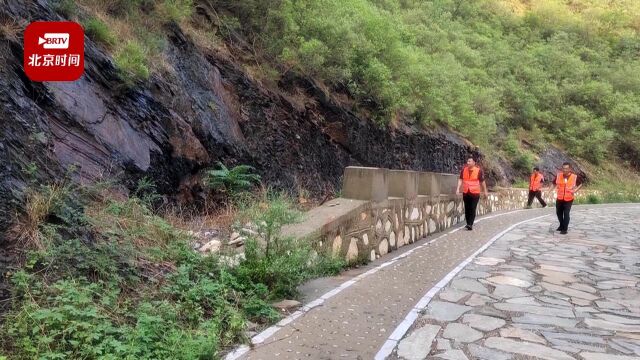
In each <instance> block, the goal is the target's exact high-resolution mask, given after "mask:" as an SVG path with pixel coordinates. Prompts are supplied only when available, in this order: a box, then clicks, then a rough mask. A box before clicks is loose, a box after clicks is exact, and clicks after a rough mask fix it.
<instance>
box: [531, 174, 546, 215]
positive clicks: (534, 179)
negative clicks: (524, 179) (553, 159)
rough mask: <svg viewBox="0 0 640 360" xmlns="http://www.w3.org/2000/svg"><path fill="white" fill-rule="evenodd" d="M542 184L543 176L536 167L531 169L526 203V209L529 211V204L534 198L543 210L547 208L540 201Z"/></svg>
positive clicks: (542, 201) (541, 200) (544, 203)
mask: <svg viewBox="0 0 640 360" xmlns="http://www.w3.org/2000/svg"><path fill="white" fill-rule="evenodd" d="M543 182H544V176H543V175H542V173H541V172H540V169H539V168H538V167H534V168H533V174H531V178H530V179H529V201H528V202H527V209H531V203H533V198H534V197H535V198H536V199H538V201H539V202H540V205H542V207H543V208H545V207H547V203H546V202H544V200H543V199H542V183H543Z"/></svg>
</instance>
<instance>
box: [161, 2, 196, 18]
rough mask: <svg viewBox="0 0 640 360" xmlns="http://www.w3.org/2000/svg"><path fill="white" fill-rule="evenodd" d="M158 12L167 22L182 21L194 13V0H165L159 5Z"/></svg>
mask: <svg viewBox="0 0 640 360" xmlns="http://www.w3.org/2000/svg"><path fill="white" fill-rule="evenodd" d="M158 13H159V14H160V16H161V18H162V19H163V21H165V22H169V21H174V22H177V23H179V22H181V21H183V20H185V19H187V18H189V17H190V16H191V14H192V13H193V0H164V1H162V2H160V4H159V5H158Z"/></svg>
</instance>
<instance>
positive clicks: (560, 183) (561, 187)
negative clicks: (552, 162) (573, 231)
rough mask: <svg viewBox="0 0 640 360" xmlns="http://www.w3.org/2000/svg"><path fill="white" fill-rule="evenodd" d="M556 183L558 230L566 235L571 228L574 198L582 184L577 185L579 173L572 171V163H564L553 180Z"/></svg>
mask: <svg viewBox="0 0 640 360" xmlns="http://www.w3.org/2000/svg"><path fill="white" fill-rule="evenodd" d="M553 183H554V184H555V185H556V191H557V192H558V195H557V199H556V215H558V221H559V222H560V226H558V228H557V229H556V231H560V234H563V235H566V234H567V231H568V230H569V220H570V216H569V214H570V212H571V205H573V198H574V195H575V193H576V192H577V191H578V190H580V188H581V187H582V184H580V185H579V186H577V183H578V175H576V174H574V173H573V171H571V164H569V163H567V162H566V163H564V164H562V171H561V172H559V173H558V175H557V176H556V179H555V180H554V181H553Z"/></svg>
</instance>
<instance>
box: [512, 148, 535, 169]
mask: <svg viewBox="0 0 640 360" xmlns="http://www.w3.org/2000/svg"><path fill="white" fill-rule="evenodd" d="M533 162H534V159H533V156H532V155H531V154H530V153H528V152H521V153H519V154H518V156H517V157H516V158H515V159H514V160H513V167H514V168H515V169H516V170H519V171H522V172H529V171H531V169H532V168H533Z"/></svg>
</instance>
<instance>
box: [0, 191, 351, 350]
mask: <svg viewBox="0 0 640 360" xmlns="http://www.w3.org/2000/svg"><path fill="white" fill-rule="evenodd" d="M34 186H35V187H34V190H31V191H30V192H31V195H29V197H28V198H30V199H34V200H33V201H32V203H33V205H32V206H31V207H28V208H27V209H32V210H28V211H30V212H31V214H30V215H27V214H25V216H26V219H28V221H25V223H24V224H25V226H27V225H28V226H27V227H25V228H29V229H31V232H30V234H32V236H33V239H38V241H30V242H25V244H28V245H29V246H28V251H25V256H24V262H23V265H22V267H21V269H20V270H19V271H17V272H16V273H14V274H13V275H12V276H11V279H10V280H11V283H12V307H11V310H10V311H9V312H8V313H7V314H6V318H5V321H3V323H2V325H0V333H2V334H6V335H5V336H3V337H2V339H1V341H0V351H1V352H2V353H5V354H11V355H10V357H8V359H24V358H34V357H37V358H40V359H62V358H64V359H67V358H73V359H77V358H87V359H94V358H101V359H117V358H126V359H213V358H218V357H219V356H220V352H221V351H222V350H223V349H226V348H228V347H230V346H232V345H234V344H237V343H239V342H243V341H245V340H246V335H245V331H246V329H247V324H248V323H249V322H250V321H251V322H254V323H257V324H259V325H260V326H267V325H269V324H272V323H273V322H275V321H277V320H278V319H279V317H280V315H279V313H278V312H277V311H276V310H275V309H273V308H272V307H271V306H270V304H269V301H272V300H277V299H280V298H282V297H290V296H295V295H296V294H297V287H298V286H299V285H300V284H301V283H302V282H303V281H305V280H307V279H310V278H312V277H315V276H321V275H328V274H335V273H336V272H338V271H340V270H341V269H342V268H343V267H344V262H343V261H341V260H337V259H334V258H332V257H330V256H324V254H317V253H316V252H315V251H314V250H313V249H312V248H311V246H309V244H308V243H304V242H298V241H295V240H293V239H287V238H284V237H282V236H281V231H280V230H281V227H282V225H284V224H288V223H291V222H295V221H297V220H299V219H300V214H299V212H298V211H297V210H296V209H295V207H294V206H293V204H292V202H291V200H290V199H289V198H288V197H287V196H284V195H281V194H268V193H262V194H258V195H255V196H253V197H251V198H247V199H246V202H244V203H243V204H242V206H241V211H240V214H239V215H238V218H237V223H238V224H244V223H246V222H250V223H253V224H256V225H257V227H256V231H255V232H254V233H253V234H252V235H248V239H247V243H246V259H244V260H241V261H240V262H239V264H237V265H236V266H235V267H230V266H228V265H225V261H222V260H223V258H222V257H218V256H202V255H201V254H199V253H197V252H195V251H194V250H193V249H192V248H191V246H190V242H191V241H192V239H191V238H190V237H189V236H188V235H187V233H186V232H185V231H181V230H179V229H177V228H175V227H173V226H172V225H170V224H169V223H168V222H167V221H165V220H164V219H163V218H161V217H159V216H158V215H157V214H156V212H155V211H153V207H152V204H153V202H154V199H155V194H154V192H153V186H152V184H150V183H149V182H141V183H140V185H139V186H138V189H137V190H136V191H134V192H133V193H134V196H132V197H130V198H118V197H115V196H113V195H109V194H110V193H109V192H108V191H96V190H95V189H87V188H80V187H75V186H70V185H69V186H36V185H34ZM35 199H37V201H36V200H35ZM21 219H22V218H21ZM36 233H37V235H33V234H36ZM223 255H225V254H223Z"/></svg>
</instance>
